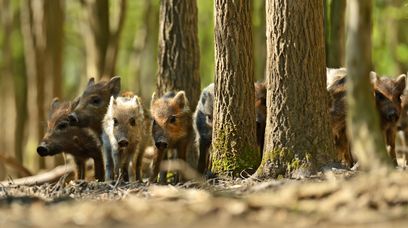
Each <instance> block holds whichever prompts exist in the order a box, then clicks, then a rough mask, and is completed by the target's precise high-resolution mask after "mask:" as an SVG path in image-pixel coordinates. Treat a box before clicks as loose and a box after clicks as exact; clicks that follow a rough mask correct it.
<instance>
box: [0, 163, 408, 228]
mask: <svg viewBox="0 0 408 228" xmlns="http://www.w3.org/2000/svg"><path fill="white" fill-rule="evenodd" d="M63 183H64V182H63V181H60V182H57V183H54V184H44V185H40V186H24V185H18V186H16V185H10V186H7V187H5V186H3V187H2V188H1V189H0V227H73V226H86V227H164V226H166V227H191V226H194V227H211V226H212V227H232V226H234V227H271V226H279V227H317V226H319V227H328V226H330V227H345V226H347V227H388V226H389V227H395V226H399V227H402V226H403V225H405V227H407V225H408V172H406V171H403V170H395V171H392V172H376V173H371V174H367V173H358V172H353V171H346V170H332V171H330V172H326V173H319V174H318V175H316V176H312V177H310V178H307V179H300V180H294V179H280V180H265V181H259V180H248V179H247V180H244V179H239V180H226V179H218V180H217V181H216V182H214V183H204V184H197V183H192V182H187V183H185V184H183V185H179V186H172V185H168V186H163V185H147V184H144V183H127V184H126V183H123V184H118V183H114V182H112V183H98V182H92V181H71V182H69V183H67V184H63Z"/></svg>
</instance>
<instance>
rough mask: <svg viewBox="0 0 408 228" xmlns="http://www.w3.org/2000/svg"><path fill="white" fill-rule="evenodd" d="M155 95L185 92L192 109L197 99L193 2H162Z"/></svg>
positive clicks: (195, 13) (196, 53) (198, 82)
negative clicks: (178, 91) (174, 91)
mask: <svg viewBox="0 0 408 228" xmlns="http://www.w3.org/2000/svg"><path fill="white" fill-rule="evenodd" d="M158 63H159V70H158V74H157V85H156V87H157V88H156V92H157V94H158V95H159V96H162V95H163V94H164V93H166V92H168V91H172V90H184V91H185V92H186V95H187V98H188V99H189V102H190V109H191V110H194V108H195V107H196V105H197V102H198V99H199V97H200V75H199V64H200V50H199V45H198V36H197V2H196V0H190V1H181V0H161V3H160V28H159V55H158Z"/></svg>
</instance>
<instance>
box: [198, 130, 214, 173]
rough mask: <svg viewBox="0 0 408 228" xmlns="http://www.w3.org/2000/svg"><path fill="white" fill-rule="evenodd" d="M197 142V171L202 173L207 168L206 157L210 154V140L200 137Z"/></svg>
mask: <svg viewBox="0 0 408 228" xmlns="http://www.w3.org/2000/svg"><path fill="white" fill-rule="evenodd" d="M198 144H199V157H198V166H197V168H198V172H199V173H201V174H204V173H205V171H206V170H207V169H208V160H209V159H208V157H209V155H210V153H209V149H210V146H211V141H209V140H207V139H205V138H203V137H200V140H199V142H198Z"/></svg>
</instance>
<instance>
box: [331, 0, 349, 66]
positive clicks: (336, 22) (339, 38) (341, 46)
mask: <svg viewBox="0 0 408 228" xmlns="http://www.w3.org/2000/svg"><path fill="white" fill-rule="evenodd" d="M345 14H346V0H333V1H331V4H330V38H329V45H330V46H329V48H328V53H329V62H328V63H327V66H328V67H331V68H339V67H344V65H345V64H344V61H345V46H346V40H345V33H346V30H345V24H346V21H345Z"/></svg>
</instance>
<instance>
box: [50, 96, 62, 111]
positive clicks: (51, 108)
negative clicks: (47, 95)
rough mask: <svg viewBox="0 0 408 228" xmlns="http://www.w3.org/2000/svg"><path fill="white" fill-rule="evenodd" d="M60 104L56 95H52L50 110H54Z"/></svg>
mask: <svg viewBox="0 0 408 228" xmlns="http://www.w3.org/2000/svg"><path fill="white" fill-rule="evenodd" d="M60 105H61V102H60V100H59V98H58V97H54V99H52V101H51V106H50V111H54V110H55V109H57V108H58V107H59V106H60Z"/></svg>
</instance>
